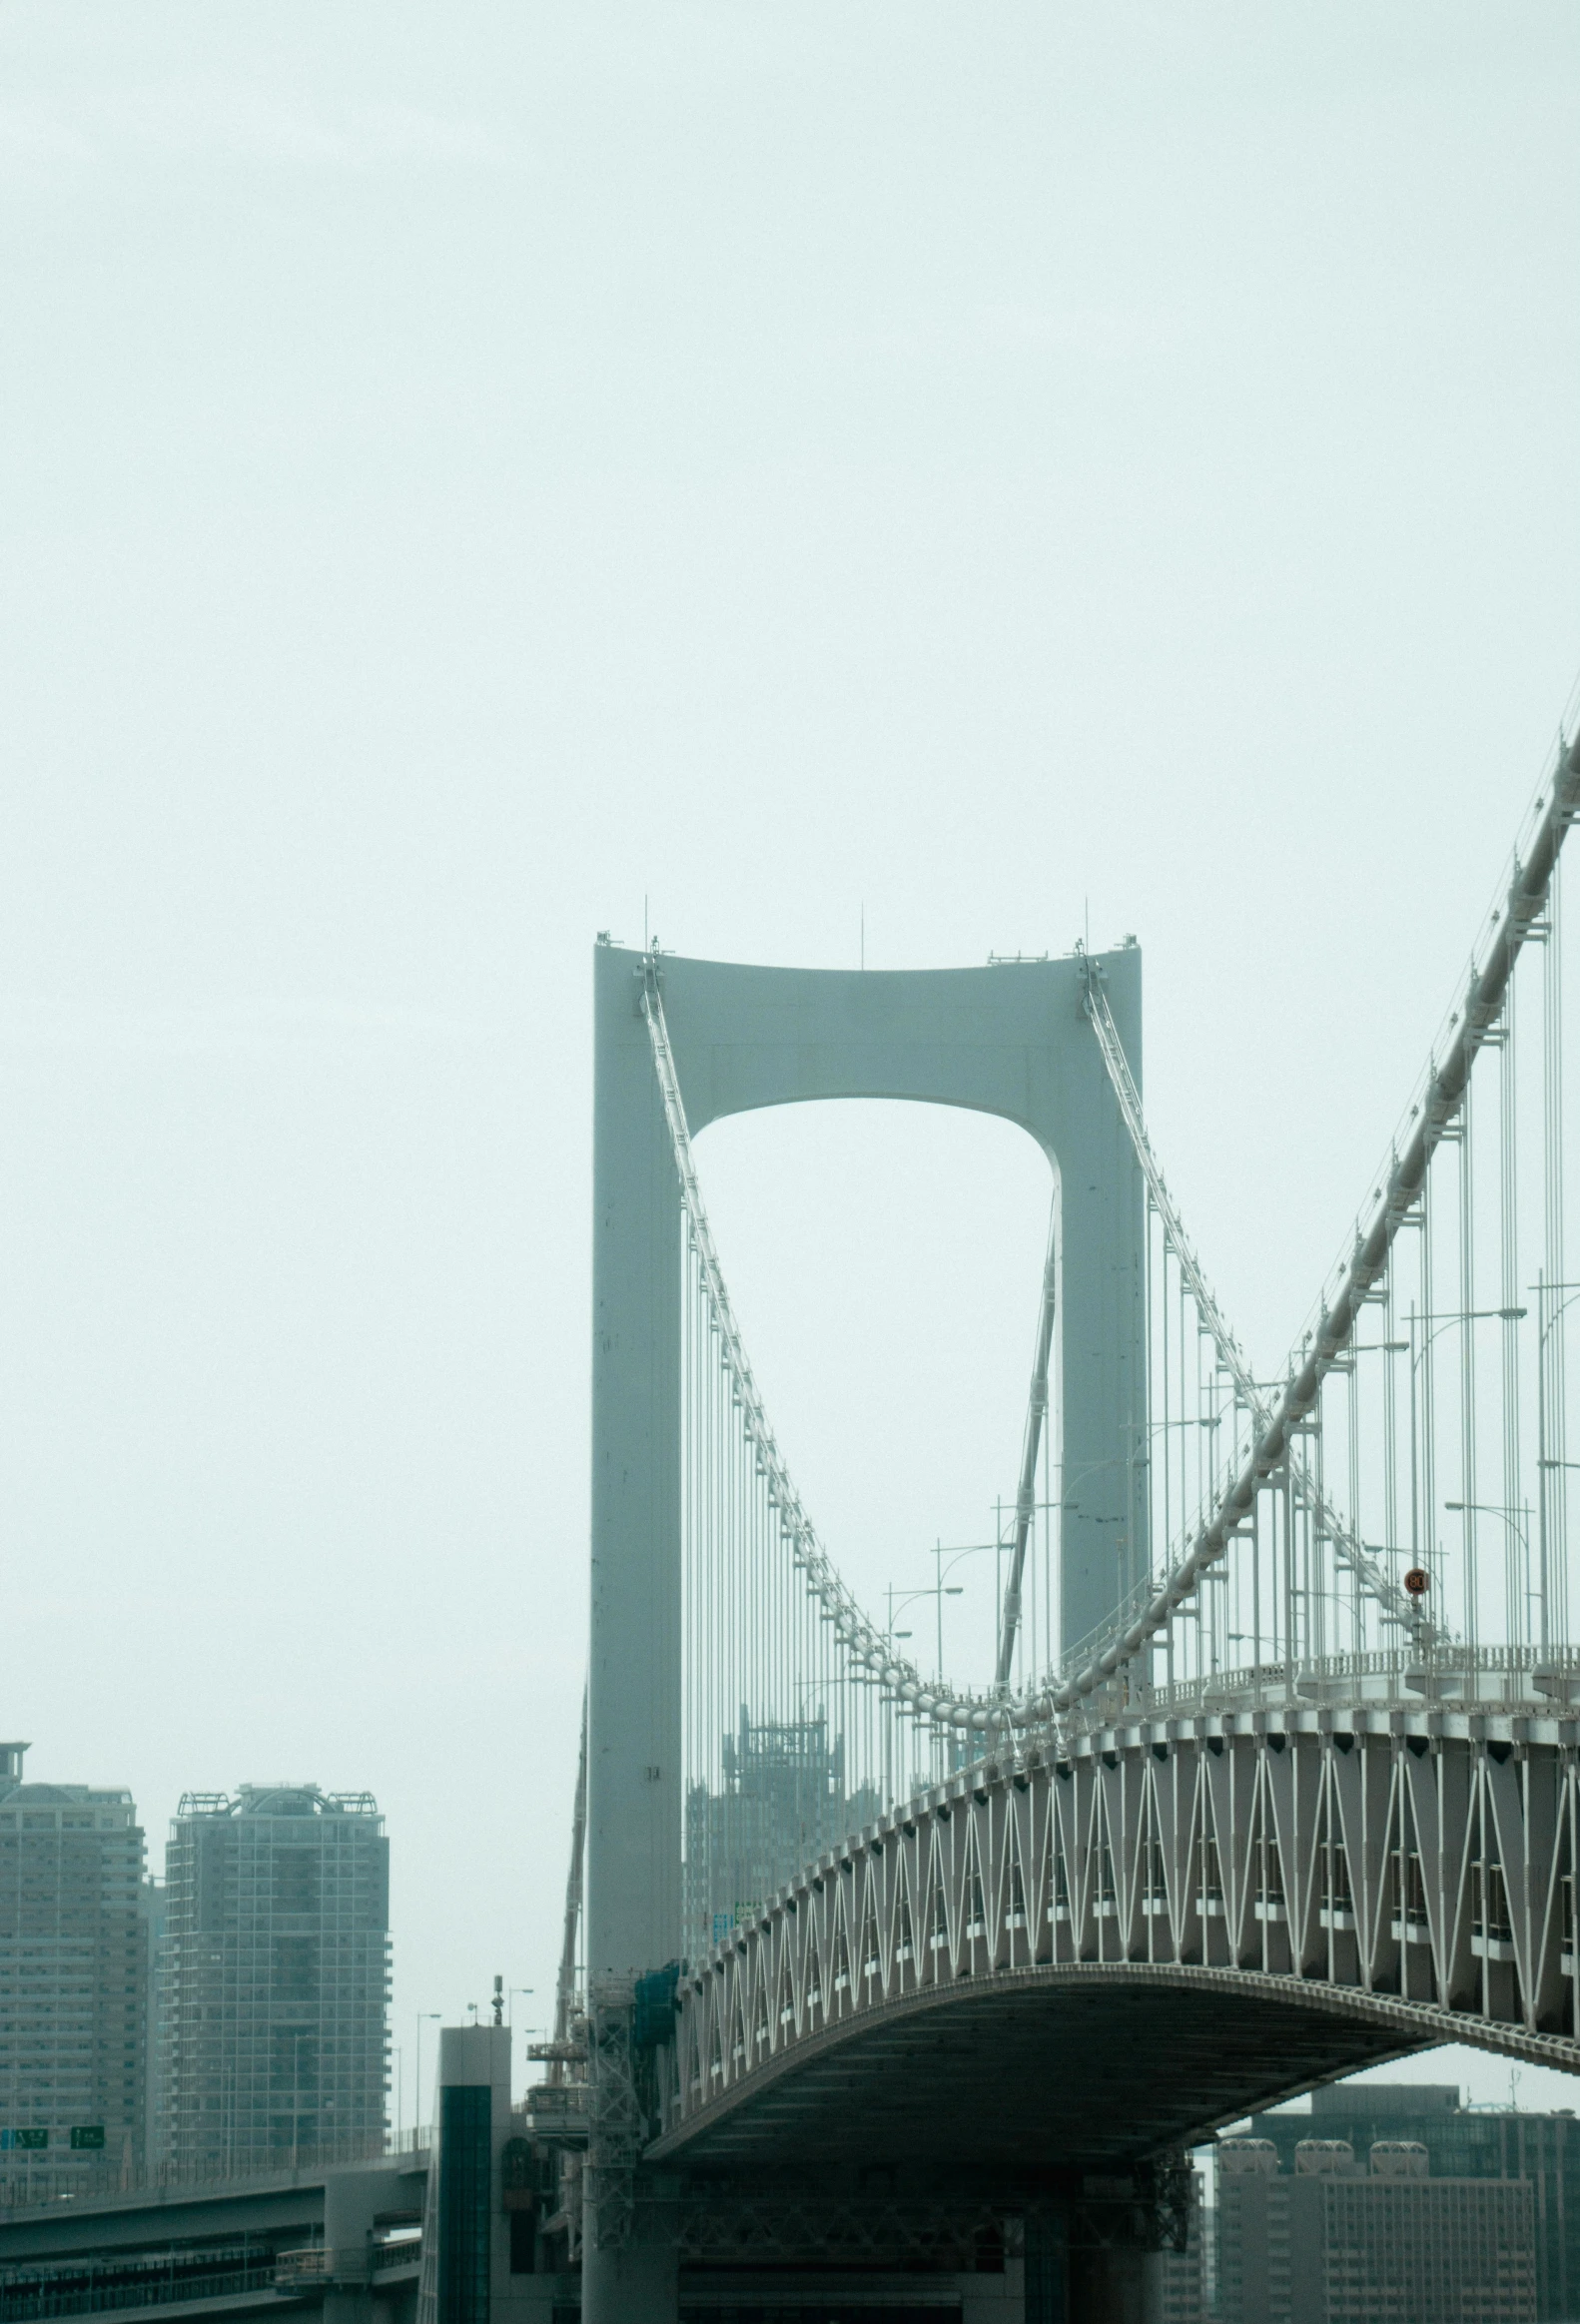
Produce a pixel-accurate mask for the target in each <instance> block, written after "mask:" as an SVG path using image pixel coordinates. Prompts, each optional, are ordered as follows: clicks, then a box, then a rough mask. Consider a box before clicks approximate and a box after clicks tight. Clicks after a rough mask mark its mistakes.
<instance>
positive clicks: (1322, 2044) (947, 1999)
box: [648, 1966, 1449, 2184]
mask: <svg viewBox="0 0 1580 2324" xmlns="http://www.w3.org/2000/svg"><path fill="white" fill-rule="evenodd" d="M1332 1997H1333V1996H1332V1988H1331V1987H1325V1988H1323V1990H1322V1994H1321V1999H1320V2001H1318V2000H1317V1998H1316V1996H1315V1995H1314V1994H1313V1995H1311V1996H1310V1997H1309V1998H1308V1997H1307V1995H1306V1994H1305V1993H1303V1992H1301V1990H1300V1988H1299V1987H1298V1986H1293V1987H1291V1984H1290V1981H1289V1980H1288V1979H1287V1978H1274V1977H1265V1978H1258V1977H1254V1976H1247V1975H1246V1974H1245V1973H1244V1972H1243V1971H1239V1972H1229V1973H1227V1974H1215V1973H1214V1972H1212V1971H1210V1970H1194V1971H1192V1970H1189V1969H1179V1970H1175V1971H1173V1972H1168V1971H1166V1972H1164V1974H1163V1976H1161V1977H1160V1975H1159V1972H1158V1971H1157V1970H1156V1969H1148V1970H1145V1971H1142V1972H1140V1973H1137V1972H1135V1971H1130V1972H1128V1971H1127V1970H1125V1969H1124V1968H1111V1969H1093V1968H1088V1967H1085V1966H1083V1967H1077V1968H1073V1969H1072V1968H1069V1967H1059V1966H1046V1967H1038V1968H1029V1969H1025V1970H1022V1971H1019V1972H1013V1973H1011V1974H1010V1975H1007V1976H1001V1977H996V1978H994V1979H993V1980H992V1981H991V1983H988V1984H986V1985H982V1984H978V1985H966V1984H964V1983H963V1985H962V1988H961V1989H960V1990H958V1991H950V1990H948V1989H947V1988H946V1989H945V1990H943V1991H941V1992H940V1991H931V1992H925V1993H919V1994H917V1995H916V1996H915V1997H914V1998H913V1999H911V2000H910V2001H907V2002H903V2003H900V2004H898V2005H891V2006H890V2007H888V2008H886V2009H883V2010H877V2011H874V2012H872V2013H871V2014H870V2015H868V2016H864V2017H860V2018H857V2019H854V2020H852V2021H850V2022H849V2023H847V2024H840V2025H832V2026H830V2027H829V2028H828V2029H827V2031H826V2033H824V2034H823V2035H821V2036H819V2037H816V2038H814V2039H813V2040H812V2041H809V2042H805V2043H802V2044H798V2045H797V2047H796V2048H795V2049H794V2050H792V2051H791V2052H789V2053H788V2054H787V2055H786V2056H785V2058H784V2060H783V2062H782V2064H781V2065H773V2066H769V2067H767V2068H765V2069H760V2070H759V2071H758V2072H756V2073H754V2074H751V2075H749V2076H747V2078H746V2080H745V2081H744V2082H743V2083H742V2084H741V2085H739V2087H738V2089H737V2090H735V2091H732V2092H730V2093H728V2094H727V2095H726V2096H725V2097H724V2098H722V2099H719V2100H716V2101H715V2102H714V2103H713V2104H712V2105H710V2106H707V2107H705V2108H703V2109H701V2110H700V2111H699V2112H698V2113H696V2114H694V2115H692V2116H690V2117H689V2118H688V2119H687V2120H686V2121H685V2122H684V2123H683V2124H681V2125H677V2126H676V2128H675V2129H673V2130H672V2131H670V2132H669V2133H668V2134H667V2135H666V2136H665V2137H663V2138H661V2139H660V2140H658V2141H657V2142H656V2144H655V2145H653V2146H652V2147H650V2148H649V2149H648V2159H649V2161H652V2162H658V2161H668V2160H670V2159H671V2158H672V2159H673V2160H674V2161H675V2162H679V2163H682V2164H684V2166H685V2167H686V2168H687V2169H688V2170H696V2171H701V2172H709V2171H713V2170H721V2171H727V2172H734V2171H737V2170H740V2171H745V2172H748V2173H751V2174H753V2175H755V2174H756V2173H757V2172H758V2171H768V2170H772V2171H774V2172H780V2171H787V2170H788V2171H796V2170H799V2169H805V2168H816V2169H819V2170H822V2169H826V2168H828V2167H830V2166H835V2167H837V2168H839V2169H840V2170H841V2171H844V2172H848V2173H850V2174H852V2175H853V2178H854V2180H855V2181H856V2182H860V2181H861V2180H862V2179H863V2178H864V2177H866V2178H870V2177H871V2175H872V2174H873V2173H874V2172H880V2173H881V2172H883V2171H886V2170H889V2169H893V2170H895V2171H896V2172H897V2173H900V2172H903V2173H904V2174H906V2178H907V2180H908V2181H909V2182H910V2183H912V2184H914V2183H915V2178H916V2175H917V2174H918V2173H922V2174H925V2173H926V2171H927V2169H928V2166H930V2165H932V2166H945V2167H947V2168H948V2169H949V2171H950V2175H951V2177H952V2178H953V2177H954V2176H955V2174H956V2173H958V2170H959V2168H960V2166H961V2164H962V2163H963V2162H964V2161H965V2160H966V2159H967V2158H970V2161H971V2163H972V2165H973V2166H974V2169H975V2170H979V2171H981V2172H982V2173H984V2174H986V2175H987V2176H989V2177H992V2178H996V2179H997V2180H998V2181H999V2183H1000V2184H1007V2183H1009V2182H1012V2181H1013V2182H1019V2183H1021V2184H1028V2183H1036V2182H1038V2181H1039V2180H1044V2181H1045V2182H1046V2183H1050V2184H1052V2183H1053V2182H1055V2181H1057V2180H1059V2179H1062V2178H1063V2177H1064V2175H1065V2174H1067V2173H1068V2172H1070V2171H1071V2170H1085V2171H1094V2170H1095V2171H1102V2170H1104V2169H1105V2168H1106V2167H1108V2166H1113V2167H1115V2168H1116V2169H1119V2168H1124V2167H1128V2166H1129V2165H1130V2164H1131V2163H1132V2162H1134V2161H1136V2160H1138V2159H1140V2158H1141V2157H1143V2156H1145V2155H1147V2154H1149V2153H1155V2152H1157V2151H1158V2150H1159V2149H1160V2148H1163V2147H1168V2146H1174V2145H1180V2144H1183V2143H1186V2142H1188V2141H1189V2140H1190V2139H1191V2138H1192V2137H1194V2136H1198V2135H1200V2134H1201V2133H1203V2132H1205V2131H1207V2130H1209V2129H1210V2128H1211V2127H1212V2126H1213V2125H1215V2124H1219V2123H1222V2122H1226V2121H1233V2120H1234V2119H1236V2118H1237V2117H1238V2116H1240V2115H1242V2114H1246V2113H1249V2112H1251V2111H1252V2110H1253V2109H1255V2108H1257V2107H1261V2106H1266V2105H1270V2104H1274V2103H1276V2102H1277V2101H1278V2100H1279V2099H1281V2098H1284V2097H1286V2096H1290V2095H1292V2094H1293V2093H1295V2092H1296V2091H1299V2090H1303V2089H1308V2088H1309V2087H1310V2085H1311V2084H1312V2083H1313V2082H1318V2081H1321V2080H1323V2079H1324V2078H1327V2077H1329V2076H1332V2075H1335V2074H1342V2073H1352V2072H1354V2071H1355V2070H1356V2069H1357V2068H1359V2067H1361V2066H1367V2065H1375V2064H1377V2063H1379V2062H1380V2061H1382V2060H1383V2059H1385V2058H1391V2057H1398V2056H1403V2055H1407V2054H1408V2053H1410V2052H1411V2051H1413V2050H1417V2049H1421V2048H1425V2047H1427V2046H1429V2045H1430V2044H1431V2042H1432V2041H1433V2040H1434V2039H1439V2040H1440V2039H1443V2038H1445V2037H1447V2036H1448V2033H1449V2028H1447V2027H1445V2028H1444V2029H1443V2032H1442V2033H1435V2032H1434V2031H1433V2030H1432V2029H1430V2028H1428V2027H1427V2026H1425V2025H1424V2024H1419V2023H1416V2024H1411V2023H1410V2022H1408V2013H1407V2012H1406V2011H1405V2010H1402V2009H1400V2007H1399V2005H1398V2004H1392V2005H1389V2004H1387V2003H1385V2002H1381V2003H1379V2002H1372V2001H1369V2000H1368V2001H1364V2002H1360V2001H1359V1997H1358V1996H1357V2003H1358V2005H1357V2006H1354V2007H1347V2006H1346V2007H1345V2008H1343V2009H1335V2008H1333V2007H1332V2006H1331V2001H1332ZM1401 2020H1402V2021H1401Z"/></svg>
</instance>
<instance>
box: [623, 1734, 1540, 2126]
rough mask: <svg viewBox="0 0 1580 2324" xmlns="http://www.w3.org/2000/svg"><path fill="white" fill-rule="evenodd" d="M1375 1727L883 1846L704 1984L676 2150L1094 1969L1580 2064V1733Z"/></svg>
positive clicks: (685, 2052)
mask: <svg viewBox="0 0 1580 2324" xmlns="http://www.w3.org/2000/svg"><path fill="white" fill-rule="evenodd" d="M1350 1716H1351V1717H1352V1719H1353V1725H1352V1726H1351V1725H1350V1724H1348V1721H1347V1720H1346V1715H1345V1714H1343V1713H1334V1712H1330V1711H1310V1710H1307V1711H1290V1712H1287V1713H1277V1712H1271V1713H1266V1714H1261V1715H1259V1716H1258V1718H1257V1720H1256V1724H1255V1729H1254V1731H1251V1722H1250V1721H1249V1720H1248V1719H1237V1720H1236V1719H1227V1720H1224V1721H1223V1722H1221V1724H1218V1725H1214V1723H1213V1722H1211V1721H1210V1720H1205V1719H1202V1720H1197V1721H1193V1722H1191V1723H1190V1724H1191V1726H1192V1728H1193V1730H1194V1732H1192V1733H1190V1734H1188V1735H1181V1734H1179V1733H1178V1732H1173V1733H1172V1732H1171V1730H1170V1726H1169V1725H1168V1724H1159V1725H1158V1726H1156V1727H1136V1728H1115V1729H1111V1730H1108V1731H1105V1732H1100V1733H1098V1734H1095V1735H1093V1736H1090V1737H1087V1738H1084V1739H1082V1740H1081V1741H1080V1742H1079V1743H1078V1744H1077V1745H1076V1746H1074V1747H1073V1748H1072V1750H1071V1753H1070V1756H1069V1757H1068V1758H1065V1759H1060V1760H1054V1759H1053V1758H1052V1757H1045V1756H1044V1755H1042V1754H1040V1753H1038V1752H1035V1751H1034V1752H1032V1753H1029V1754H1028V1755H1026V1757H1025V1759H1024V1761H1023V1762H1021V1763H1019V1764H1016V1765H1005V1766H1003V1767H990V1766H985V1767H979V1768H977V1769H975V1770H970V1771H967V1772H966V1773H965V1774H963V1775H962V1776H961V1777H959V1778H956V1779H954V1780H953V1781H952V1782H951V1783H950V1784H948V1785H945V1786H942V1787H939V1788H938V1789H936V1790H934V1791H932V1792H929V1793H927V1794H926V1795H924V1796H923V1797H922V1798H921V1799H920V1800H918V1801H916V1802H914V1803H912V1804H911V1806H910V1807H908V1808H906V1809H902V1810H901V1811H899V1812H898V1813H897V1814H895V1815H894V1816H892V1817H887V1818H885V1819H884V1820H883V1821H882V1822H880V1823H879V1824H877V1825H876V1826H872V1827H869V1828H868V1830H867V1831H866V1832H865V1833H863V1834H861V1835H860V1836H857V1837H855V1838H853V1839H852V1840H851V1841H849V1842H848V1843H847V1844H846V1845H845V1847H844V1848H842V1849H840V1850H837V1851H833V1852H831V1853H830V1854H828V1855H826V1856H824V1857H823V1858H821V1859H819V1861H818V1863H817V1864H816V1865H814V1866H812V1867H810V1868H809V1869H808V1870H807V1871H806V1872H805V1873H804V1874H803V1875H802V1876H801V1877H800V1878H799V1879H798V1880H797V1881H796V1882H795V1883H793V1884H792V1885H791V1886H790V1887H788V1888H786V1889H784V1890H782V1891H781V1892H780V1894H779V1896H778V1898H777V1899H776V1900H775V1901H774V1903H773V1905H772V1906H771V1907H770V1909H769V1910H768V1911H767V1912H766V1913H765V1915H764V1916H763V1918H762V1919H761V1921H760V1922H758V1923H757V1924H756V1925H755V1926H753V1927H751V1928H748V1929H739V1930H737V1931H736V1932H735V1933H734V1935H733V1937H731V1938H730V1939H728V1940H727V1941H726V1942H725V1944H724V1945H722V1946H720V1947H718V1948H716V1949H715V1951H714V1953H713V1954H712V1955H711V1956H710V1957H709V1958H708V1960H706V1961H705V1962H703V1963H701V1964H698V1965H695V1966H694V1967H693V1969H692V1971H691V1973H689V1974H687V1975H686V1976H684V1977H683V1978H682V1981H681V1986H680V1993H679V2001H680V2013H679V2020H678V2024H677V2028H676V2040H675V2044H674V2047H673V2049H672V2050H669V2051H666V2052H665V2053H664V2071H663V2076H662V2086H661V2091H660V2099H661V2108H662V2134H661V2136H660V2138H659V2141H658V2145H657V2149H656V2152H657V2153H658V2154H668V2153H674V2154H677V2155H679V2154H683V2153H684V2151H685V2148H686V2145H687V2144H688V2142H689V2140H690V2139H691V2138H692V2137H693V2136H694V2135H695V2134H696V2133H698V2132H700V2131H701V2130H702V2129H704V2128H705V2127H706V2126H707V2125H708V2124H709V2123H710V2122H713V2121H716V2120H718V2119H720V2118H721V2117H722V2116H723V2115H724V2114H726V2113H727V2112H729V2111H731V2110H732V2109H733V2108H734V2107H736V2106H737V2105H738V2104H739V2103H740V2102H741V2101H742V2100H743V2099H744V2098H746V2097H748V2096H749V2095H750V2091H751V2087H752V2084H753V2079H754V2077H755V2076H761V2077H762V2078H763V2080H764V2081H765V2083H766V2081H768V2080H769V2079H772V2078H777V2076H778V2075H779V2074H780V2073H781V2072H783V2071H785V2070H787V2069H788V2068H789V2067H790V2066H791V2065H792V2064H793V2061H794V2055H795V2052H796V2050H797V2049H798V2048H805V2049H807V2050H808V2051H809V2052H810V2050H811V2048H812V2047H813V2046H815V2047H817V2048H818V2049H819V2050H822V2049H825V2048H826V2046H827V2041H828V2038H829V2037H830V2036H833V2037H835V2038H836V2039H837V2038H838V2036H839V2034H840V2033H841V2031H845V2032H850V2033H855V2032H857V2031H859V2030H860V2029H861V2027H862V2025H863V2024H864V2023H876V2022H878V2021H879V2020H880V2019H881V2017H882V2014H883V2012H885V2011H886V2010H890V2009H895V2008H904V2007H906V2006H908V2005H910V2004H914V2003H915V2002H917V2001H918V2000H919V1999H921V1998H922V1997H924V1996H926V1995H927V1994H928V1993H929V1991H932V1992H934V1993H935V1994H937V1995H938V1996H939V1997H940V1998H942V1997H944V1996H946V1995H948V1996H950V1997H954V1998H959V1997H962V1996H964V1995H966V1994H967V1993H969V1992H970V1991H971V1990H972V1989H981V1988H982V1987H985V1986H989V1985H992V1984H993V1983H994V1982H995V1981H996V1980H1003V1979H1005V1978H1007V1977H1016V1978H1017V1979H1019V1978H1020V1977H1023V1976H1024V1975H1025V1973H1026V1972H1035V1971H1036V1970H1037V1969H1039V1968H1045V1969H1047V1970H1048V1971H1050V1972H1057V1971H1059V1970H1061V1969H1069V1970H1077V1969H1079V1968H1080V1967H1081V1966H1082V1965H1083V1964H1090V1965H1094V1966H1100V1967H1101V1966H1102V1965H1104V1964H1114V1965H1116V1966H1120V1965H1124V1966H1125V1967H1126V1968H1127V1969H1128V1970H1129V1971H1130V1972H1131V1973H1133V1974H1135V1975H1137V1976H1141V1977H1145V1976H1146V1975H1147V1973H1148V1971H1149V1970H1152V1971H1155V1972H1156V1973H1157V1975H1158V1976H1159V1977H1160V1978H1161V1979H1163V1980H1164V1981H1165V1982H1175V1981H1178V1979H1179V1977H1180V1976H1181V1974H1182V1973H1189V1972H1200V1974H1201V1975H1202V1976H1203V1977H1205V1978H1207V1979H1209V1980H1210V1982H1211V1983H1212V1984H1213V1985H1214V1986H1216V1987H1217V1988H1218V1989H1220V1990H1221V1991H1222V1992H1223V1993H1224V1995H1225V1998H1226V1999H1228V1997H1229V1996H1231V1995H1232V1993H1233V1992H1234V1990H1235V1989H1236V1986H1243V1988H1244V1990H1245V1992H1246V1994H1247V1997H1249V1996H1250V1995H1251V1993H1252V1992H1253V1991H1255V1992H1261V1993H1263V1994H1265V1993H1268V1992H1272V1993H1276V1994H1287V1995H1289V1996H1291V1997H1294V1996H1298V1998H1299V1999H1301V2000H1302V2001H1304V2002H1306V2003H1308V2004H1311V2005H1322V2006H1330V2007H1331V2009H1332V2010H1333V2011H1334V2012H1335V2013H1337V2014H1340V2015H1341V2014H1343V2013H1344V2012H1345V2011H1346V2009H1349V2010H1353V2011H1354V2012H1355V2013H1356V2014H1357V2015H1361V2016H1366V2017H1371V2018H1379V2017H1380V2018H1381V2019H1382V2020H1383V2021H1384V2022H1386V2023H1391V2024H1395V2025H1397V2027H1398V2028H1399V2031H1400V2035H1401V2040H1403V2041H1405V2042H1408V2041H1410V2040H1412V2039H1413V2040H1415V2041H1420V2042H1424V2041H1431V2040H1442V2039H1448V2038H1456V2039H1461V2040H1470V2041H1475V2042H1480V2043H1482V2044H1484V2045H1486V2046H1490V2047H1497V2048H1502V2049H1505V2050H1508V2051H1510V2052H1512V2053H1514V2054H1518V2055H1522V2056H1526V2057H1529V2058H1532V2059H1541V2060H1542V2061H1544V2062H1547V2063H1551V2064H1554V2065H1559V2066H1563V2067H1567V2068H1569V2069H1571V2070H1576V2069H1580V2041H1577V2039H1576V2027H1577V2019H1576V2003H1575V1943H1574V1915H1573V1894H1574V1867H1575V1856H1576V1828H1577V1782H1580V1723H1577V1722H1576V1721H1574V1720H1567V1719H1564V1720H1560V1719H1551V1720H1535V1719H1532V1720H1523V1719H1508V1718H1497V1717H1491V1716H1489V1717H1478V1716H1470V1715H1466V1714H1462V1713H1460V1714H1456V1713H1449V1712H1421V1713H1409V1714H1403V1713H1371V1714H1353V1715H1350ZM1174 1724H1175V1726H1176V1727H1177V1728H1178V1726H1180V1725H1182V1724H1184V1723H1174ZM1059 2005H1060V2002H1059V1996H1058V1994H1057V1992H1055V1991H1052V1990H1050V1991H1049V1993H1048V1998H1047V2006H1048V2007H1049V2008H1050V2009H1056V2008H1058V2007H1059ZM1229 2005H1230V2006H1231V2005H1232V2003H1231V2001H1230V2002H1229Z"/></svg>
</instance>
